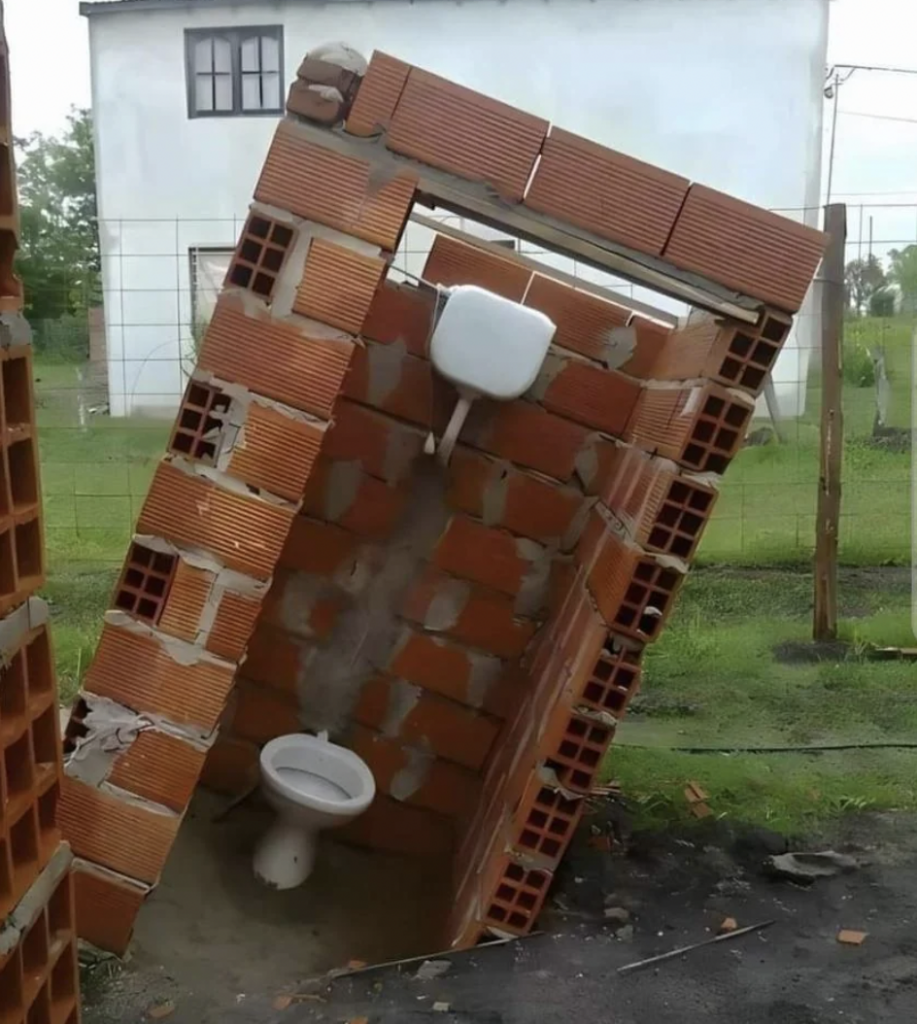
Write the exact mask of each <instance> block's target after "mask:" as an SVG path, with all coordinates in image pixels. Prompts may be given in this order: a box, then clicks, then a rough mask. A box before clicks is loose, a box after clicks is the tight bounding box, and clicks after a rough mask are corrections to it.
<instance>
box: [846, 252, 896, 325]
mask: <svg viewBox="0 0 917 1024" xmlns="http://www.w3.org/2000/svg"><path fill="white" fill-rule="evenodd" d="M844 277H845V282H846V286H847V304H848V305H849V306H852V307H853V310H854V311H855V312H856V314H857V316H860V314H861V313H862V312H863V310H864V309H865V308H868V306H869V300H870V299H871V298H872V296H873V295H874V294H875V293H876V292H877V291H879V290H880V289H881V288H884V287H885V284H886V278H885V271H884V270H883V269H882V264H881V263H880V262H879V259H878V257H876V256H874V255H873V254H872V253H870V254H869V255H868V256H867V257H866V259H865V260H864V259H857V260H851V261H850V262H849V263H848V264H847V266H846V268H845V270H844Z"/></svg>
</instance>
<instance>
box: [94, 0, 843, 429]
mask: <svg viewBox="0 0 917 1024" xmlns="http://www.w3.org/2000/svg"><path fill="white" fill-rule="evenodd" d="M828 5H829V0H368V2H366V0H247V2H246V0H234V2H224V0H107V2H87V3H83V4H82V5H81V11H82V13H83V14H85V15H86V16H87V17H88V19H89V28H90V33H89V36H90V47H91V63H92V94H93V111H94V118H95V132H96V160H97V173H98V192H99V197H98V198H99V216H100V218H101V221H102V231H101V234H102V256H103V284H104V296H105V314H106V323H107V341H108V358H109V382H110V391H111V394H110V398H111V410H112V414H113V415H124V414H130V413H135V414H136V413H150V412H155V411H162V412H165V411H170V412H171V411H172V410H174V408H175V407H176V405H177V402H178V398H179V395H180V393H181V391H182V386H183V374H184V373H185V372H186V371H187V369H188V365H189V362H190V360H189V356H191V355H192V354H193V350H194V338H195V334H196V327H195V324H196V322H200V321H204V320H206V317H207V313H208V310H209V308H210V307H211V305H212V301H213V297H214V295H215V292H216V291H217V290H218V289H219V286H220V283H221V280H222V274H223V272H224V271H225V268H226V265H227V263H228V254H229V252H230V250H231V248H232V246H233V244H234V242H235V238H236V234H237V231H238V228H239V226H240V223H241V220H242V218H244V215H245V212H246V210H247V207H248V203H249V201H250V198H251V193H252V189H253V187H254V184H255V181H256V179H257V176H258V172H259V169H260V166H261V163H262V161H263V159H264V156H265V154H266V151H267V147H268V145H269V142H270V138H271V134H272V132H273V130H274V125H275V123H276V119H277V117H278V115H279V114H280V111H281V108H282V105H283V101H284V97H285V94H286V88H287V85H288V83H289V82H290V81H291V80H292V79H293V77H294V76H295V72H296V68H297V66H298V64H299V61H300V59H301V58H302V56H303V54H304V53H305V52H306V51H308V50H309V49H311V48H313V47H315V46H317V45H319V44H321V43H325V42H329V41H334V40H344V41H346V42H347V43H349V44H350V45H352V46H354V47H356V48H357V49H359V50H360V51H361V52H363V53H364V54H365V55H366V56H367V57H368V56H369V55H370V53H371V52H372V50H373V49H381V50H385V51H387V52H389V53H392V54H394V55H397V56H399V57H402V58H404V59H405V60H408V61H410V62H413V63H416V64H419V65H422V66H424V67H427V68H429V69H430V70H433V71H436V72H437V73H439V74H442V75H444V76H446V77H448V78H453V79H455V80H457V81H459V82H461V83H463V84H465V85H468V86H471V87H473V88H476V89H480V90H481V91H483V92H486V93H489V94H491V95H493V96H496V97H498V98H500V99H502V100H505V101H507V102H509V103H513V104H516V105H517V106H520V107H523V108H525V109H527V110H530V111H532V112H533V113H537V114H540V115H541V116H543V117H546V118H548V119H549V120H551V121H552V122H554V123H556V124H558V125H560V126H562V127H564V128H568V129H570V130H572V131H575V132H578V133H581V134H583V135H587V136H590V137H592V138H594V139H596V140H597V141H600V142H603V143H605V144H607V145H609V146H612V147H614V148H616V149H620V150H623V151H624V152H627V153H630V154H632V155H634V156H637V157H642V158H643V159H645V160H649V161H652V162H654V163H657V164H660V165H662V166H663V167H668V168H670V169H671V170H673V171H677V172H678V173H681V174H684V175H685V176H687V177H690V178H692V179H694V180H696V181H702V182H704V183H705V184H709V185H712V186H714V187H717V188H720V189H723V190H725V191H728V192H732V193H734V194H736V195H738V196H741V197H742V198H745V199H748V200H751V201H752V202H756V203H759V204H761V205H763V206H766V207H770V208H772V209H779V210H782V211H786V212H790V213H791V215H793V216H796V217H799V218H803V217H805V219H806V220H807V221H808V222H809V223H817V221H818V213H817V206H818V199H819V182H820V164H821V129H822V88H823V82H824V66H825V57H826V48H827V35H828ZM804 211H808V212H807V213H805V212H804ZM428 241H429V233H428V232H425V231H424V230H423V229H421V228H418V227H410V226H409V228H408V230H407V232H406V237H405V242H404V250H405V251H404V252H402V253H401V254H400V257H399V258H400V259H401V260H403V261H406V262H407V264H408V265H409V267H410V269H412V270H415V271H416V269H418V267H419V266H422V258H423V252H424V250H425V247H426V245H427V244H428ZM552 262H555V261H554V260H552ZM562 265H563V266H564V267H565V269H568V270H575V272H577V273H583V274H585V273H588V271H584V270H583V269H582V268H573V266H572V263H571V261H562ZM589 276H590V277H594V275H592V274H589ZM809 334H811V332H807V331H806V330H805V329H803V330H800V331H799V332H798V335H799V337H800V338H801V339H802V341H801V342H800V344H801V345H802V350H793V349H790V350H788V351H787V352H786V353H785V354H784V357H783V358H782V361H781V363H780V364H778V373H777V375H776V376H777V380H778V390H779V391H780V393H781V405H782V406H783V408H784V411H785V413H787V414H791V415H792V414H793V413H794V412H795V411H796V407H795V402H796V398H797V396H798V394H799V393H800V391H801V390H802V389H800V388H797V387H794V386H784V387H782V388H781V387H780V381H781V380H783V381H786V382H790V381H797V380H800V379H802V380H804V378H805V369H806V365H807V357H808V352H807V351H805V347H806V346H805V338H806V337H807V335H809Z"/></svg>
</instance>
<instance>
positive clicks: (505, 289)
mask: <svg viewBox="0 0 917 1024" xmlns="http://www.w3.org/2000/svg"><path fill="white" fill-rule="evenodd" d="M421 276H422V277H423V279H424V280H425V281H429V282H430V283H431V284H438V285H442V286H443V287H446V288H451V287H453V286H454V285H459V284H473V285H477V287H479V288H484V289H486V290H487V291H489V292H493V293H494V294H495V295H502V296H503V298H504V299H509V300H510V301H512V302H522V300H523V298H524V297H525V293H526V290H527V288H528V285H529V281H530V280H531V279H532V271H531V270H529V269H528V267H524V266H521V265H520V264H518V263H515V262H514V261H513V260H508V259H503V258H502V257H500V256H497V255H496V254H495V253H492V252H489V251H487V250H486V249H479V248H477V247H476V246H474V245H469V244H467V243H465V242H460V241H459V240H458V239H456V238H450V237H449V236H448V235H437V236H436V237H435V238H434V239H433V247H432V248H431V249H430V254H429V256H427V262H426V263H425V264H424V268H423V274H422V275H421Z"/></svg>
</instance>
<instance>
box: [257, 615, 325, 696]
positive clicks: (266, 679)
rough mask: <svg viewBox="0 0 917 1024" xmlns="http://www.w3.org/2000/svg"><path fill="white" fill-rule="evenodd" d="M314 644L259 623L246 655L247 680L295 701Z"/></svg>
mask: <svg viewBox="0 0 917 1024" xmlns="http://www.w3.org/2000/svg"><path fill="white" fill-rule="evenodd" d="M311 650H312V645H311V644H309V643H307V642H306V641H303V640H301V639H300V638H298V637H294V636H291V635H290V634H289V633H287V632H285V631H284V630H282V629H277V628H275V627H272V626H269V625H267V624H266V623H265V622H262V623H260V625H259V626H258V628H257V629H256V630H255V632H254V634H253V635H252V637H251V639H250V640H249V642H248V648H247V649H246V652H245V664H244V672H245V678H246V679H248V680H250V681H251V682H253V683H260V684H261V685H263V686H266V687H269V688H270V689H272V690H277V691H281V692H283V693H285V694H287V695H289V696H290V697H291V698H292V699H295V698H296V694H297V685H298V682H299V679H300V677H301V676H302V675H303V673H304V670H305V665H306V661H307V659H308V656H309V654H310V652H311Z"/></svg>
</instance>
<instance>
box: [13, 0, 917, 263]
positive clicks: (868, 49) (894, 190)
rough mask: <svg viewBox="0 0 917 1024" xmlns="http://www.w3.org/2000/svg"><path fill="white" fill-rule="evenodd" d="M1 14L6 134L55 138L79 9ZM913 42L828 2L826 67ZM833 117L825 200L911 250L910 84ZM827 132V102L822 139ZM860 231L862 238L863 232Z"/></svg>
mask: <svg viewBox="0 0 917 1024" xmlns="http://www.w3.org/2000/svg"><path fill="white" fill-rule="evenodd" d="M736 2H737V3H741V2H745V0H736ZM5 12H6V29H7V36H8V38H9V42H10V47H11V50H12V53H11V58H10V62H11V67H12V76H13V128H14V130H15V131H16V133H17V134H20V135H23V134H26V133H28V132H31V131H35V130H38V131H43V132H54V131H57V130H58V129H59V128H60V127H61V125H62V124H63V122H64V118H65V116H66V113H67V111H68V109H69V107H70V105H71V104H76V105H78V106H89V105H90V87H89V52H88V43H87V29H86V19H85V18H82V17H80V15H79V2H78V0H5ZM915 41H917V0H833V2H832V5H831V34H830V43H829V60H830V61H832V62H836V63H844V64H880V65H895V66H900V67H910V68H917V42H915ZM838 109H839V114H838V130H837V141H836V156H835V165H834V184H833V193H834V198H836V199H842V200H845V201H847V202H849V203H851V204H866V203H868V204H870V206H871V209H870V210H869V211H867V212H866V214H865V220H866V222H868V217H869V216H872V217H873V229H874V232H875V238H876V239H877V240H880V239H881V240H882V241H883V242H886V241H888V242H894V243H896V244H906V243H907V242H910V241H917V75H914V76H906V75H895V74H884V73H878V72H867V71H857V72H856V73H855V74H854V75H853V76H852V77H851V79H850V80H849V81H848V82H847V83H846V84H845V85H844V86H843V87H842V88H841V90H840V100H839V103H838ZM830 125H831V105H830V103H829V104H828V105H827V106H826V109H825V133H826V137H827V134H828V131H829V129H830ZM826 166H827V163H826ZM892 203H908V204H915V211H914V216H913V218H911V216H910V211H908V212H907V215H905V211H903V210H902V209H901V208H900V207H898V208H897V209H895V208H894V207H892V206H890V205H887V204H892ZM880 204H882V205H880ZM851 221H852V223H851V225H850V226H851V232H850V233H851V235H854V236H855V234H856V232H857V230H858V223H857V222H858V211H854V210H851ZM863 230H864V235H865V234H866V232H867V228H866V226H865V224H864V229H863ZM899 236H901V237H899ZM887 247H888V246H887V245H881V246H878V248H881V249H885V248H887Z"/></svg>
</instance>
